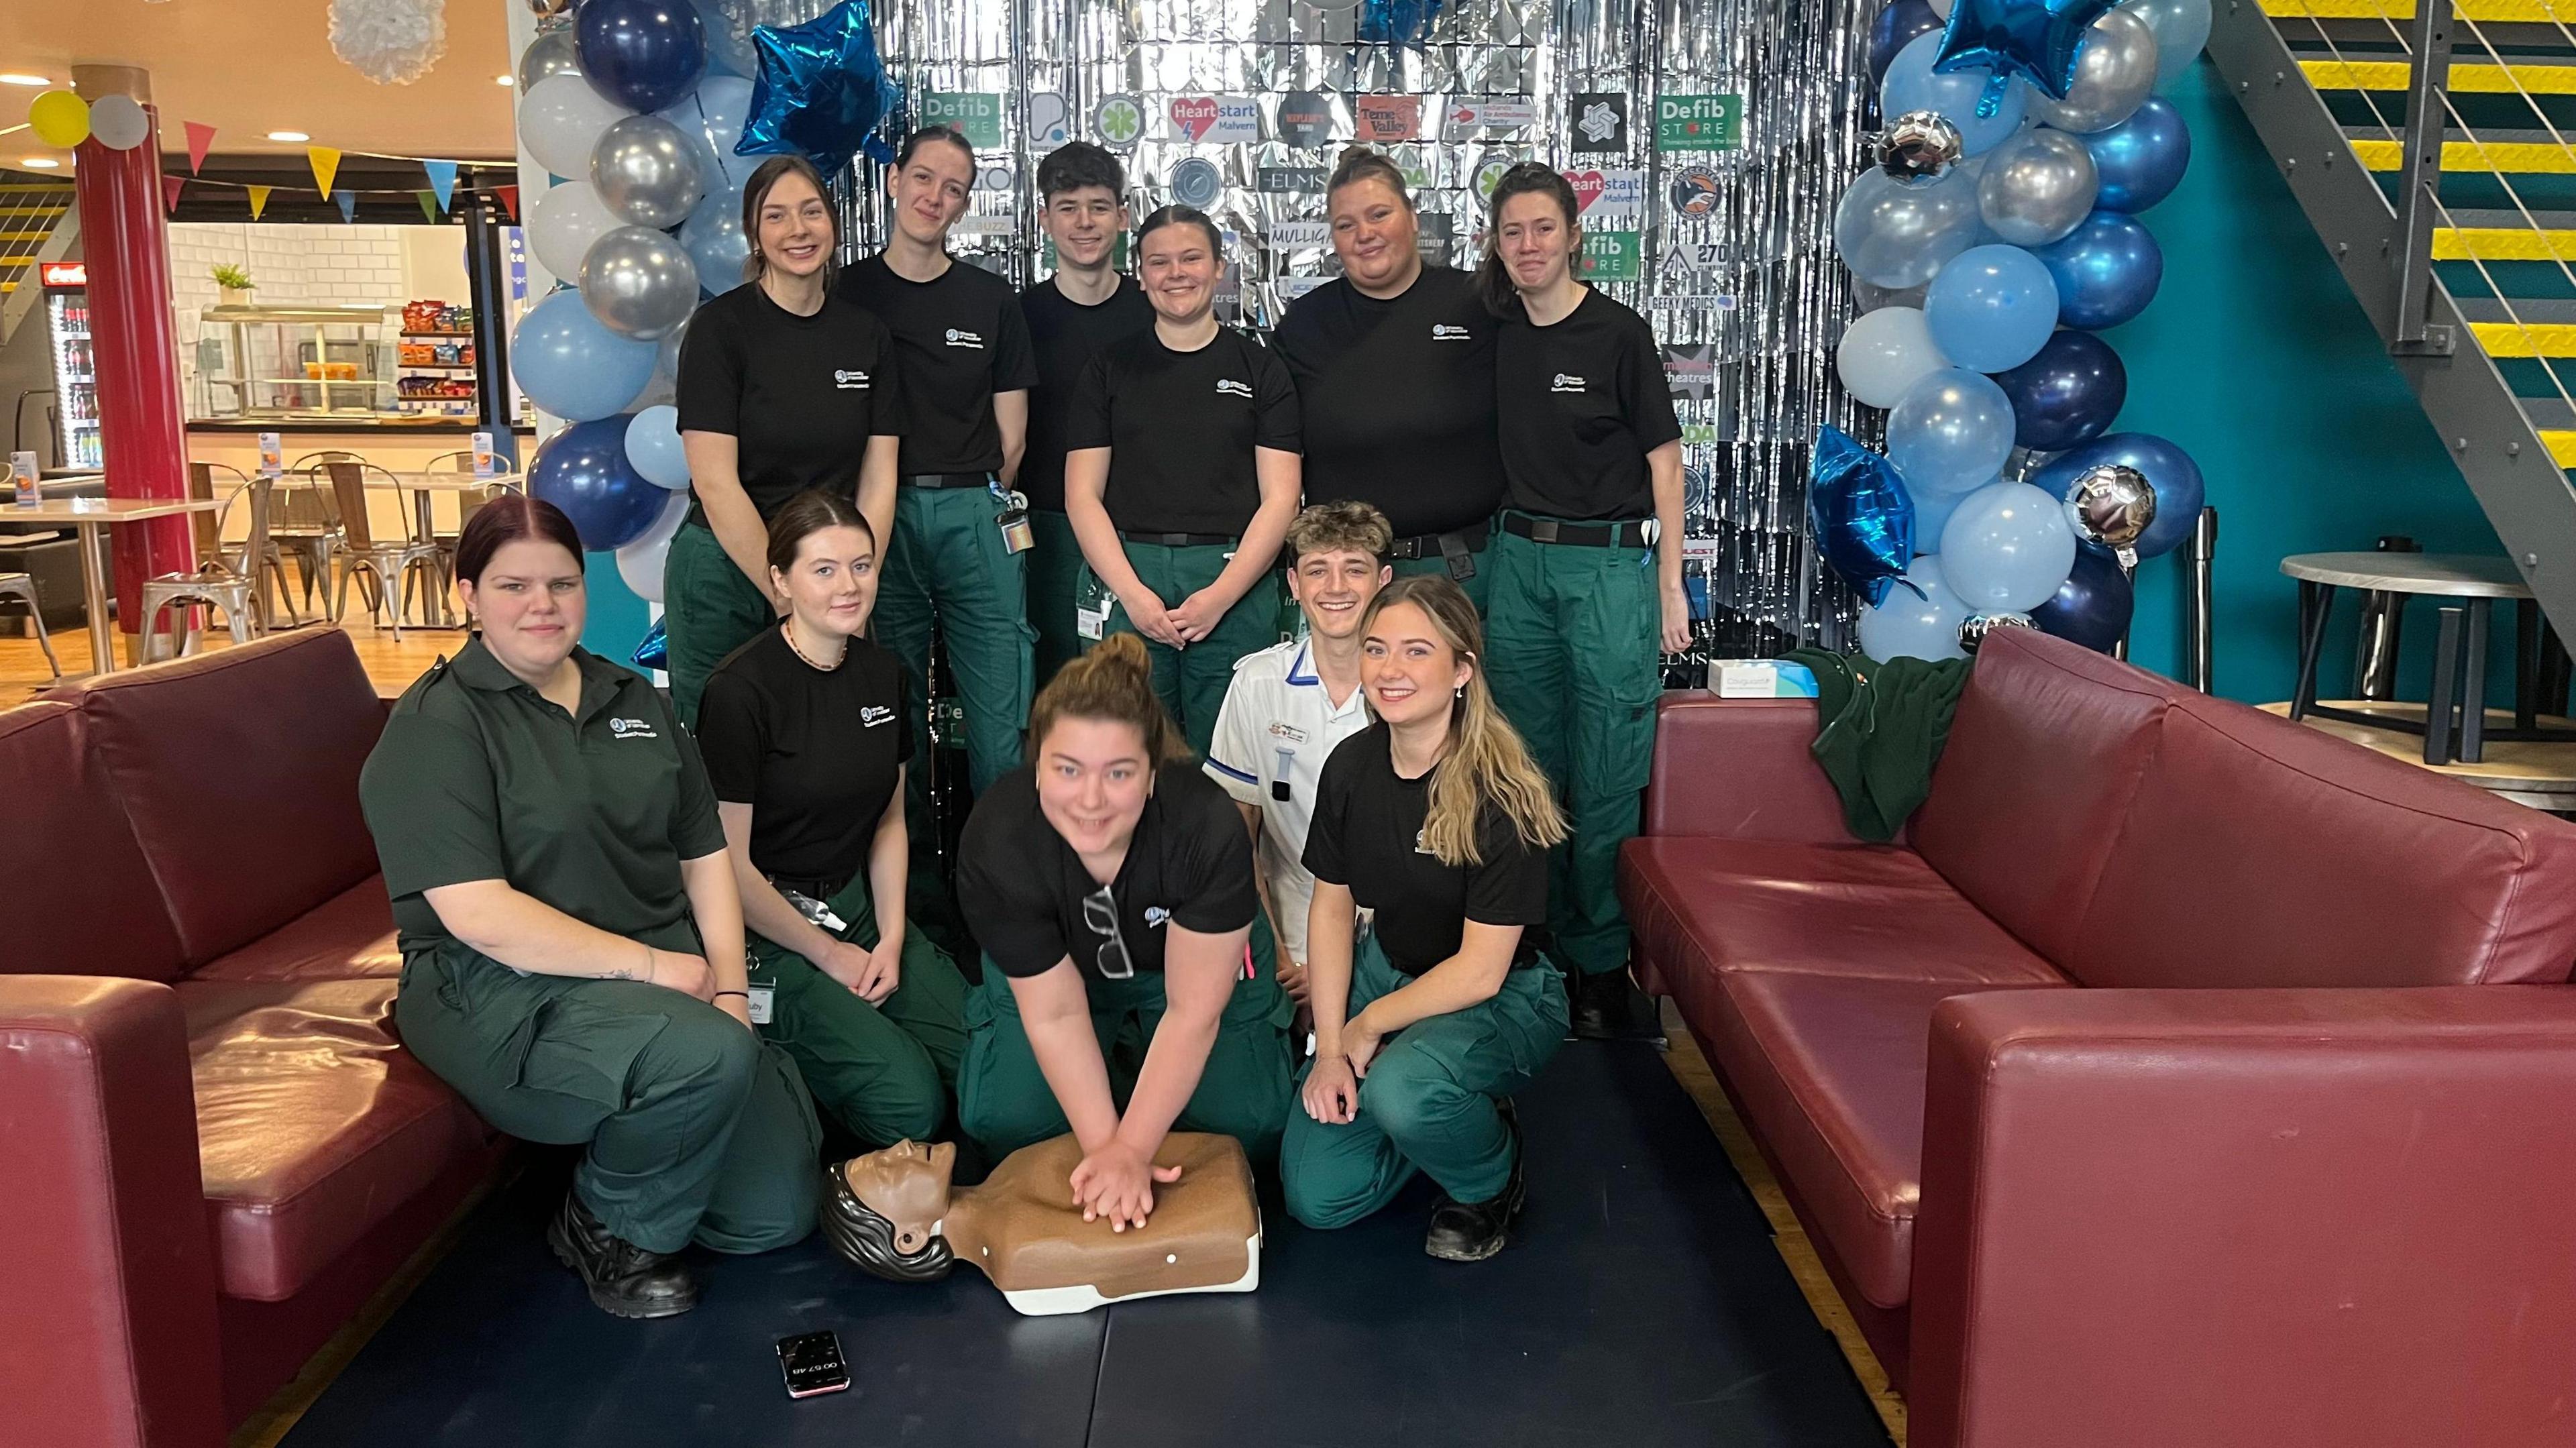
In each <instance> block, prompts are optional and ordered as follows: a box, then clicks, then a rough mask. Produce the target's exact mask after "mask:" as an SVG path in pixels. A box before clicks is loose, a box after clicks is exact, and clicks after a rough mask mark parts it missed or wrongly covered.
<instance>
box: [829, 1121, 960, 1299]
mask: <svg viewBox="0 0 2576 1448" xmlns="http://www.w3.org/2000/svg"><path fill="white" fill-rule="evenodd" d="M956 1166H957V1148H956V1147H955V1146H953V1145H951V1144H949V1143H947V1142H944V1141H941V1142H933V1143H931V1144H929V1145H926V1146H925V1145H923V1144H922V1143H920V1142H915V1141H898V1142H896V1143H895V1144H894V1145H892V1146H889V1147H887V1148H886V1149H885V1150H883V1151H872V1152H869V1153H868V1154H867V1155H865V1156H859V1157H852V1158H851V1159H850V1160H848V1161H845V1162H843V1163H841V1165H840V1166H839V1167H837V1168H836V1169H834V1171H833V1173H832V1177H833V1180H834V1181H835V1183H837V1185H835V1186H834V1188H833V1191H832V1200H831V1201H830V1202H828V1203H826V1204H825V1207H824V1211H823V1227H824V1230H825V1231H826V1232H828V1233H830V1234H831V1237H832V1241H833V1245H835V1246H837V1247H839V1248H840V1249H841V1254H842V1255H843V1256H845V1257H847V1258H849V1259H850V1260H851V1261H852V1262H855V1263H857V1264H858V1265H859V1266H860V1267H861V1268H862V1269H864V1270H866V1271H867V1272H869V1273H871V1274H873V1275H875V1276H878V1277H882V1278H884V1279H886V1280H887V1281H889V1282H932V1281H936V1280H938V1279H939V1278H942V1277H945V1276H947V1275H948V1270H949V1268H951V1267H953V1266H955V1265H956V1258H955V1256H954V1254H952V1253H951V1252H950V1251H949V1249H948V1241H947V1239H946V1238H944V1237H941V1236H939V1235H937V1234H936V1231H935V1229H936V1228H937V1227H938V1225H939V1219H940V1218H942V1217H944V1216H946V1215H947V1214H948V1197H949V1187H948V1178H949V1174H950V1173H951V1172H952V1171H954V1170H955V1169H956Z"/></svg>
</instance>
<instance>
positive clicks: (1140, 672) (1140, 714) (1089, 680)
mask: <svg viewBox="0 0 2576 1448" xmlns="http://www.w3.org/2000/svg"><path fill="white" fill-rule="evenodd" d="M1059 719H1103V720H1108V721H1110V722H1112V723H1118V724H1125V725H1129V726H1131V727H1132V728H1134V729H1135V731H1136V733H1137V734H1138V735H1139V736H1140V737H1142V738H1143V739H1144V741H1145V757H1146V758H1148V759H1151V760H1153V761H1154V762H1155V763H1157V764H1162V763H1168V762H1170V761H1173V760H1180V759H1187V758H1189V757H1190V746H1189V741H1188V740H1186V739H1184V738H1182V737H1181V730H1180V726H1178V725H1176V724H1174V723H1173V722H1172V716H1171V712H1170V711H1169V710H1166V709H1165V708H1164V707H1163V699H1162V696H1161V695H1159V694H1156V693H1155V692H1154V662H1153V659H1152V658H1151V657H1150V656H1148V655H1147V654H1146V652H1145V641H1144V640H1143V639H1142V638H1139V637H1138V636H1136V635H1135V634H1132V633H1114V634H1111V635H1110V636H1109V637H1107V638H1105V639H1102V640H1101V641H1100V642H1098V643H1096V644H1093V645H1092V646H1091V648H1090V649H1089V650H1088V651H1086V652H1085V653H1084V654H1083V655H1082V656H1081V657H1080V658H1077V659H1075V660H1074V661H1073V662H1071V663H1069V664H1066V665H1065V666H1064V667H1063V668H1061V669H1058V670H1056V675H1055V677H1054V678H1052V679H1049V680H1048V681H1047V686H1046V687H1045V688H1043V689H1040V690H1039V691H1038V697H1037V702H1036V703H1035V704H1033V705H1031V706H1030V708H1029V752H1030V753H1031V754H1035V753H1037V751H1038V750H1039V748H1040V747H1041V746H1042V745H1044V743H1045V742H1046V737H1047V734H1048V733H1049V731H1051V730H1053V729H1054V728H1055V726H1056V721H1057V720H1059Z"/></svg>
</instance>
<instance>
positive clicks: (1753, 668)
mask: <svg viewBox="0 0 2576 1448" xmlns="http://www.w3.org/2000/svg"><path fill="white" fill-rule="evenodd" d="M1708 677H1709V681H1710V682H1711V683H1712V684H1713V685H1714V686H1715V687H1716V689H1717V697H1719V698H1721V699H1812V698H1814V697H1816V676H1815V674H1814V673H1813V672H1812V671H1811V670H1809V669H1808V668H1807V666H1806V665H1805V664H1788V663H1782V662H1781V661H1780V660H1778V659H1712V660H1710V661H1709V665H1708Z"/></svg>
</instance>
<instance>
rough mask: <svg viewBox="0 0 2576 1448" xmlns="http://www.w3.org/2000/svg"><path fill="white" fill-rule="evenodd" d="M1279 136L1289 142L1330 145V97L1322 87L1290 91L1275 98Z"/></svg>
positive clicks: (1305, 144) (1291, 143) (1331, 106)
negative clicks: (1319, 88) (1277, 104)
mask: <svg viewBox="0 0 2576 1448" xmlns="http://www.w3.org/2000/svg"><path fill="white" fill-rule="evenodd" d="M1278 129H1279V139H1280V140H1281V141H1282V142H1285V143H1286V144H1288V145H1291V146H1324V145H1330V144H1331V143H1332V139H1333V98H1332V97H1331V96H1328V95H1326V94H1324V93H1323V92H1322V91H1290V92H1289V93H1288V94H1287V95H1285V96H1283V97H1281V98H1280V101H1279V122H1278Z"/></svg>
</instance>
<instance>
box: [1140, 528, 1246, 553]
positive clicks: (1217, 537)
mask: <svg viewBox="0 0 2576 1448" xmlns="http://www.w3.org/2000/svg"><path fill="white" fill-rule="evenodd" d="M1118 536H1119V537H1120V538H1122V539H1124V540H1126V541H1127V542H1130V543H1151V544H1154V545H1155V546H1156V547H1160V548H1211V547H1215V546H1217V545H1219V544H1222V545H1224V546H1225V547H1228V548H1231V547H1233V546H1234V544H1235V538H1234V535H1233V534H1231V533H1130V532H1128V531H1127V530H1126V529H1124V528H1121V529H1119V530H1118Z"/></svg>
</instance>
